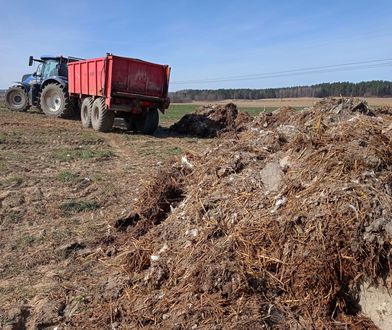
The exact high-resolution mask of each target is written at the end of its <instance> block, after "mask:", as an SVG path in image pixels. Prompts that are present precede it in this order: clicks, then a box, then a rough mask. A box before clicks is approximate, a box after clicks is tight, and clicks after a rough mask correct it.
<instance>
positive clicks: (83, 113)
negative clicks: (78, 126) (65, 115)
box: [80, 97, 93, 128]
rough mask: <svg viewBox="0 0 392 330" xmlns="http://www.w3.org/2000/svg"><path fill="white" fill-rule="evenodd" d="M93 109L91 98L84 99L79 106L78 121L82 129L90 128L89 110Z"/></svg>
mask: <svg viewBox="0 0 392 330" xmlns="http://www.w3.org/2000/svg"><path fill="white" fill-rule="evenodd" d="M92 108H93V99H92V97H86V98H85V99H84V100H83V102H82V105H81V106H80V119H81V121H82V126H83V127H84V128H91V127H92V125H91V109H92Z"/></svg>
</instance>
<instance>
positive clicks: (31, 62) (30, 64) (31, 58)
mask: <svg viewBox="0 0 392 330" xmlns="http://www.w3.org/2000/svg"><path fill="white" fill-rule="evenodd" d="M33 61H34V58H33V56H30V57H29V66H32V65H33Z"/></svg>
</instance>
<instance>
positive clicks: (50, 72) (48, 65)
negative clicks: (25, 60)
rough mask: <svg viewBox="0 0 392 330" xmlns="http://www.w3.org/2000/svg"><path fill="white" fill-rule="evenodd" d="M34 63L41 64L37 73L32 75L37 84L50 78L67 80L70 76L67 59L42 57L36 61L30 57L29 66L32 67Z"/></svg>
mask: <svg viewBox="0 0 392 330" xmlns="http://www.w3.org/2000/svg"><path fill="white" fill-rule="evenodd" d="M34 62H38V63H39V65H38V67H37V70H36V72H35V73H33V75H32V76H33V77H35V78H36V79H35V80H36V81H37V82H38V81H41V82H42V81H45V80H46V79H49V78H50V77H63V78H65V79H66V78H67V76H68V70H67V63H68V59H67V58H64V57H62V56H42V57H41V58H40V59H35V58H33V56H30V58H29V66H32V65H33V63H34Z"/></svg>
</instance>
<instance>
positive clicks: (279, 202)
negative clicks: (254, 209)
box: [271, 196, 287, 213]
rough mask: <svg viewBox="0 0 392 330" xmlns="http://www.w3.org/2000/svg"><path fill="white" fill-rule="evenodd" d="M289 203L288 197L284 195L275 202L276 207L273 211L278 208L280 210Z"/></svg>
mask: <svg viewBox="0 0 392 330" xmlns="http://www.w3.org/2000/svg"><path fill="white" fill-rule="evenodd" d="M286 203H287V197H285V196H283V197H281V198H278V199H277V200H276V202H275V207H274V209H273V210H272V211H271V213H275V212H276V211H277V210H279V209H280V208H281V207H282V206H284V205H285V204H286Z"/></svg>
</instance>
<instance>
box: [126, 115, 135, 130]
mask: <svg viewBox="0 0 392 330" xmlns="http://www.w3.org/2000/svg"><path fill="white" fill-rule="evenodd" d="M124 125H125V128H126V130H127V131H134V132H136V130H137V128H136V123H135V119H134V118H133V116H132V115H128V116H126V117H124Z"/></svg>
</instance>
